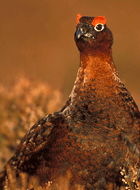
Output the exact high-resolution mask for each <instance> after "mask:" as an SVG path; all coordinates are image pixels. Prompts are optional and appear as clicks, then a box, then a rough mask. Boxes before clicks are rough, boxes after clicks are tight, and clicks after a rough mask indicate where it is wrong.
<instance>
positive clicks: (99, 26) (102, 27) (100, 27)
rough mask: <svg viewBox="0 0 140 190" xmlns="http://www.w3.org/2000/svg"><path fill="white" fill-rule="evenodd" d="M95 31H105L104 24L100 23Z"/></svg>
mask: <svg viewBox="0 0 140 190" xmlns="http://www.w3.org/2000/svg"><path fill="white" fill-rule="evenodd" d="M94 29H95V30H96V31H97V32H100V31H102V30H103V29H104V24H102V23H98V24H96V25H95V26H94Z"/></svg>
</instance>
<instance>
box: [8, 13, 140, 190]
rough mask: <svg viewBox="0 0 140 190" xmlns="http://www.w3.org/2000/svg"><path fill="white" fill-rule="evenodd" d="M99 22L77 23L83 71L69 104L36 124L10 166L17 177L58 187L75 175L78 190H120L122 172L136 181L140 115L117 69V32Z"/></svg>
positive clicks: (82, 20) (72, 186) (85, 20)
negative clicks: (60, 181) (19, 174)
mask: <svg viewBox="0 0 140 190" xmlns="http://www.w3.org/2000/svg"><path fill="white" fill-rule="evenodd" d="M99 18H100V17H99ZM99 18H98V19H96V20H99ZM101 18H102V17H101ZM93 19H94V17H82V16H79V17H78V20H77V21H76V33H75V41H76V45H77V47H78V49H79V51H80V66H79V69H78V73H77V78H76V81H75V83H74V87H73V89H72V92H71V94H70V96H69V99H68V101H67V102H66V104H65V105H64V106H63V108H62V109H61V110H60V111H58V112H56V113H54V114H50V115H48V116H46V117H44V118H43V119H41V120H40V121H39V122H38V123H37V124H35V125H34V126H33V127H32V128H31V129H30V131H29V132H28V133H27V135H26V136H25V137H24V138H23V140H22V141H21V143H20V145H19V146H18V148H17V150H16V152H15V154H14V156H13V157H12V158H11V159H10V160H9V161H8V164H10V166H11V168H12V169H14V170H16V171H17V172H18V171H19V170H20V171H24V172H26V173H28V174H30V175H33V174H37V175H38V177H39V178H40V179H41V180H42V179H45V180H50V181H53V182H54V183H55V181H56V180H57V179H58V177H60V176H63V175H65V174H66V172H67V171H70V172H71V179H70V189H72V190H73V189H75V185H76V184H81V185H82V186H84V189H85V190H86V189H88V190H93V189H94V190H95V189H98V190H102V189H104V190H105V189H108V187H109V184H110V183H113V187H114V189H115V188H116V189H117V188H118V189H119V188H120V186H123V185H124V184H123V182H122V177H121V175H120V167H124V168H125V169H126V171H127V174H128V176H132V175H133V174H132V171H131V170H130V166H132V167H136V166H138V165H139V157H140V153H139V149H140V112H139V110H138V107H137V105H136V103H135V102H134V100H133V98H132V96H131V95H130V93H129V92H128V90H127V89H126V87H125V86H124V84H123V83H122V81H121V79H120V77H119V75H118V72H117V70H116V68H115V65H114V62H113V59H112V50H111V46H112V43H113V37H112V33H111V31H110V30H109V29H108V28H107V26H106V25H105V24H104V25H103V24H102V23H101V24H102V25H101V26H99V27H98V26H92V24H91V23H92V22H93ZM104 22H105V21H104ZM94 23H95V22H94ZM97 24H98V23H97ZM99 24H100V23H99ZM102 26H103V27H104V28H103V29H102V28H101V27H102ZM95 27H97V28H95ZM98 29H99V30H101V32H100V31H98ZM42 168H43V169H42ZM137 169H138V171H139V168H138V167H137ZM5 175H6V167H5ZM138 177H139V176H138ZM45 182H46V181H44V183H45Z"/></svg>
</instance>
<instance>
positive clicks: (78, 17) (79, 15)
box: [75, 14, 82, 26]
mask: <svg viewBox="0 0 140 190" xmlns="http://www.w3.org/2000/svg"><path fill="white" fill-rule="evenodd" d="M81 17H82V15H81V14H78V15H77V17H76V23H75V25H76V26H77V24H78V22H79V20H80V18H81Z"/></svg>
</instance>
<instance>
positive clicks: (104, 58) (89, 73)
mask: <svg viewBox="0 0 140 190" xmlns="http://www.w3.org/2000/svg"><path fill="white" fill-rule="evenodd" d="M80 67H81V68H82V69H83V70H84V76H85V77H86V78H88V79H89V80H90V79H102V77H109V76H110V75H112V73H114V74H117V70H116V67H115V65H114V62H113V59H112V51H111V50H109V51H105V52H104V51H101V50H100V51H99V50H96V51H91V52H88V53H86V52H80ZM117 75H118V74H117Z"/></svg>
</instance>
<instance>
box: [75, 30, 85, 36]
mask: <svg viewBox="0 0 140 190" xmlns="http://www.w3.org/2000/svg"><path fill="white" fill-rule="evenodd" d="M75 35H76V38H77V39H79V38H80V37H81V36H82V35H84V32H83V30H82V28H79V29H78V30H77V31H76V33H75Z"/></svg>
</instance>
